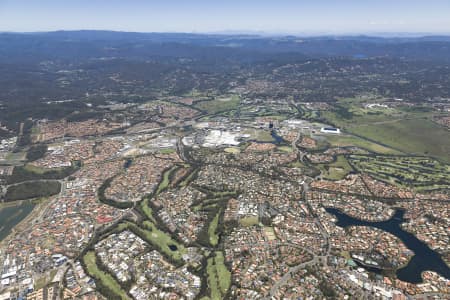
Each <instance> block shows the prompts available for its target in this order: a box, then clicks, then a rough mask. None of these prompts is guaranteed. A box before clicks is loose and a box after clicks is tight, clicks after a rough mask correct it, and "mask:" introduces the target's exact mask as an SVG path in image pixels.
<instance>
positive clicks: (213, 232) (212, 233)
mask: <svg viewBox="0 0 450 300" xmlns="http://www.w3.org/2000/svg"><path fill="white" fill-rule="evenodd" d="M220 214H221V211H220V210H219V211H218V212H217V214H216V215H215V216H214V218H213V219H212V221H211V223H209V227H208V236H209V243H210V244H211V246H213V247H214V246H217V244H218V243H219V235H218V234H217V226H218V224H219V217H220Z"/></svg>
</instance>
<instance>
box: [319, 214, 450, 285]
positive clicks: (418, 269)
mask: <svg viewBox="0 0 450 300" xmlns="http://www.w3.org/2000/svg"><path fill="white" fill-rule="evenodd" d="M326 211H327V212H328V213H331V214H333V215H334V216H336V218H337V222H336V225H337V226H340V227H348V226H369V227H375V228H378V229H381V230H384V231H385V232H389V233H391V234H393V235H395V236H396V237H398V238H399V239H400V240H401V241H402V242H403V243H404V244H405V245H406V247H408V248H409V249H410V250H412V251H413V252H414V256H413V257H412V258H411V260H410V261H409V263H408V264H407V265H406V266H405V267H403V268H400V269H398V270H397V277H398V279H400V280H403V281H406V282H411V283H420V282H422V281H423V280H422V276H421V274H422V272H424V271H434V272H436V273H438V274H440V275H442V276H443V277H445V278H447V279H450V268H449V267H448V266H447V264H446V263H445V262H444V260H443V259H442V257H441V255H440V254H439V253H437V252H436V251H434V250H432V249H431V248H430V247H428V245H427V244H425V243H424V242H422V241H421V240H419V239H418V238H416V236H415V235H414V234H412V233H409V232H407V231H405V230H403V229H402V228H401V224H402V223H403V222H405V219H404V213H405V211H404V210H401V209H397V210H396V211H395V214H394V215H393V216H392V218H390V219H389V220H387V221H381V222H369V221H363V220H359V219H356V218H353V217H351V216H348V215H346V214H345V213H343V212H341V211H340V210H338V209H335V208H327V209H326Z"/></svg>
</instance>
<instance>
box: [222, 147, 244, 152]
mask: <svg viewBox="0 0 450 300" xmlns="http://www.w3.org/2000/svg"><path fill="white" fill-rule="evenodd" d="M223 151H225V152H227V153H232V154H239V153H240V152H241V149H239V147H228V148H225V149H223Z"/></svg>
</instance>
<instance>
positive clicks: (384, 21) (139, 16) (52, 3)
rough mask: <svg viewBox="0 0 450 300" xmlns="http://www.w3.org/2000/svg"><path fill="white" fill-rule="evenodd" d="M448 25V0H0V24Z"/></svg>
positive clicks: (214, 28) (201, 27) (285, 28)
mask: <svg viewBox="0 0 450 300" xmlns="http://www.w3.org/2000/svg"><path fill="white" fill-rule="evenodd" d="M81 29H96V30H116V31H135V32H195V33H214V32H218V33H221V32H222V33H227V32H230V33H231V32H244V33H252V32H253V33H267V34H312V35H314V34H349V33H350V34H370V33H427V34H429V33H432V34H449V33H450V0H308V1H304V0H221V1H217V0H163V1H153V0H147V1H145V0H27V1H26V0H0V31H18V32H34V31H54V30H81Z"/></svg>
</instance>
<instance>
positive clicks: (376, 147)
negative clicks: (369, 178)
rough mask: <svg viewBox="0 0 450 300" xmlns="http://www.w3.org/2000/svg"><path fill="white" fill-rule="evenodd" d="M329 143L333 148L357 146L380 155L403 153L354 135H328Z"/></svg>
mask: <svg viewBox="0 0 450 300" xmlns="http://www.w3.org/2000/svg"><path fill="white" fill-rule="evenodd" d="M326 139H327V141H328V142H329V143H330V145H331V146H332V147H347V146H355V147H359V148H362V149H366V150H368V151H371V152H375V153H380V154H401V153H402V152H400V151H398V150H395V149H392V148H388V147H385V146H383V145H380V144H377V143H374V142H371V141H368V140H365V139H362V138H360V137H357V136H354V135H343V134H341V135H328V136H326Z"/></svg>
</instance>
